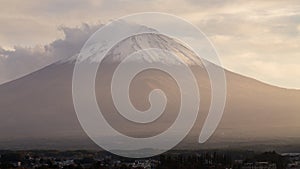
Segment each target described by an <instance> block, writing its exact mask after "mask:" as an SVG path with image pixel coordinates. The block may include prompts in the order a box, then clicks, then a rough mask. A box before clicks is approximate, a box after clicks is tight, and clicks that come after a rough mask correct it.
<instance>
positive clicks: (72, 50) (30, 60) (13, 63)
mask: <svg viewBox="0 0 300 169" xmlns="http://www.w3.org/2000/svg"><path fill="white" fill-rule="evenodd" d="M100 26H101V25H87V24H83V25H82V26H81V27H75V28H68V27H60V28H59V30H61V31H62V32H63V33H64V38H62V39H57V40H55V41H53V42H52V43H50V44H48V45H44V46H41V45H37V46H34V47H21V46H15V47H14V48H13V50H6V49H3V48H0V83H4V82H7V81H11V80H13V79H16V78H18V77H21V76H24V75H25V74H28V73H31V72H33V71H35V70H38V69H40V68H42V67H44V66H47V65H49V64H51V63H53V62H56V61H58V60H61V59H64V58H68V57H71V56H73V55H75V54H77V53H79V51H80V49H81V47H82V46H83V45H84V43H85V41H86V40H87V39H88V38H89V37H90V36H91V35H92V34H93V33H94V32H95V31H96V30H97V29H98V28H99V27H100Z"/></svg>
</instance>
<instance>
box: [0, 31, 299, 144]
mask: <svg viewBox="0 0 300 169" xmlns="http://www.w3.org/2000/svg"><path fill="white" fill-rule="evenodd" d="M139 38H142V39H140V40H139ZM143 38H144V40H143ZM157 38H165V37H157V36H149V37H136V38H129V39H127V40H125V41H123V42H122V43H121V44H120V45H118V46H117V47H116V48H114V49H112V50H111V51H110V52H109V53H108V55H107V59H105V60H104V62H103V63H101V65H102V66H101V67H100V69H99V72H98V76H97V78H96V92H97V99H98V104H99V106H100V108H101V110H103V111H104V116H105V117H106V118H107V120H108V121H111V124H112V126H113V127H114V128H115V129H117V130H119V131H120V132H123V133H126V134H127V135H131V136H136V137H148V136H152V135H156V134H158V133H160V132H162V131H164V130H165V129H167V128H168V127H169V126H170V124H172V122H173V121H174V120H175V118H176V115H177V110H178V108H179V106H178V105H179V104H180V97H179V96H180V95H179V90H178V87H177V85H176V83H175V81H174V79H172V78H171V77H170V76H169V75H167V74H164V73H162V72H159V71H155V70H149V71H146V72H143V73H141V74H139V75H138V76H137V77H136V78H135V79H134V81H133V82H132V85H131V90H130V95H131V96H132V97H131V101H132V102H133V104H134V105H135V106H136V107H137V108H138V109H140V110H146V109H147V108H149V106H150V105H149V103H148V101H147V99H148V94H149V91H151V90H152V89H155V88H161V89H162V90H163V91H164V92H165V93H166V96H167V98H168V105H167V107H166V110H165V113H164V115H163V116H162V117H161V118H160V119H159V120H158V121H156V122H155V123H151V124H149V125H138V124H134V123H131V124H130V123H129V124H128V123H126V122H127V121H125V120H124V119H123V118H122V117H120V116H119V115H118V113H117V111H116V109H115V107H114V106H113V103H112V100H111V96H110V93H109V91H110V83H109V82H110V81H111V75H112V73H113V71H114V69H115V67H116V66H117V65H118V64H119V62H120V60H121V59H120V58H123V55H126V54H128V53H126V52H125V53H122V54H121V55H117V53H120V52H118V50H121V49H122V44H123V45H125V46H128V43H129V42H130V43H132V44H130V45H129V46H132V47H133V48H132V49H131V50H132V51H136V50H139V49H138V48H134V46H138V45H139V46H142V48H144V47H149V44H151V45H152V47H158V46H160V47H162V46H163V47H164V48H166V49H168V50H171V51H174V52H176V53H177V54H179V55H181V56H182V57H184V59H185V61H186V62H187V63H189V65H190V67H191V69H192V71H193V73H194V74H195V76H196V79H197V81H198V85H199V91H200V93H201V105H200V111H199V116H198V119H197V121H196V124H195V126H194V128H193V129H192V131H191V132H190V134H189V136H188V137H187V138H186V140H185V141H184V142H183V146H184V143H190V142H192V143H195V144H196V143H197V136H198V135H199V133H200V130H201V127H202V125H203V121H204V120H205V118H206V115H207V111H208V108H209V105H210V82H209V79H208V75H207V72H206V70H205V69H204V68H203V66H202V64H201V63H199V64H200V66H199V65H198V66H197V65H196V64H194V62H200V61H199V60H196V59H195V57H194V56H193V53H192V52H190V51H188V49H186V48H184V47H183V46H181V47H180V46H179V47H178V46H176V48H172V47H171V46H174V43H175V44H176V42H174V41H171V40H170V39H164V40H163V41H161V40H156V39H157ZM137 39H138V40H139V41H136V40H137ZM158 41H159V42H160V43H157V42H158ZM165 41H166V42H168V41H169V42H170V41H171V42H172V43H164V42H165ZM150 42H151V43H150ZM154 42H156V43H154ZM162 42H163V43H162ZM143 45H144V46H143ZM126 49H127V48H126ZM121 51H123V50H121ZM132 51H130V50H129V51H128V52H132ZM154 60H155V58H154ZM195 60H196V61H195ZM146 61H148V62H149V61H153V58H152V60H151V59H150V60H146ZM138 62H139V61H136V63H138ZM91 64H95V63H91ZM174 66H176V65H174ZM210 66H215V65H213V64H211V65H210ZM73 68H74V60H67V61H60V62H57V63H55V64H52V65H50V66H47V67H45V68H43V69H41V70H39V71H36V72H34V73H32V74H29V75H27V76H25V77H22V78H20V79H17V80H15V81H11V82H9V83H6V84H3V85H1V86H0V119H1V120H0V133H1V134H0V142H2V143H5V144H1V146H2V147H0V148H6V147H7V145H8V144H7V142H8V141H11V140H12V141H14V142H15V143H14V144H9V145H10V146H11V147H16V146H17V145H18V144H21V142H22V140H32V142H34V141H35V140H36V141H37V140H39V139H48V140H59V141H56V142H55V144H54V145H49V146H48V147H47V148H51V147H56V145H58V144H62V146H64V145H65V144H66V143H65V141H66V140H70V142H72V140H73V142H74V143H75V141H76V140H78V139H79V140H80V139H83V140H85V142H86V143H83V142H76V144H77V146H78V145H79V146H80V145H93V143H92V142H91V141H90V140H89V139H88V137H87V136H86V134H85V133H84V131H83V130H82V129H81V127H80V124H79V122H78V120H77V117H76V113H75V111H74V107H73V102H72V72H73ZM226 78H227V86H228V88H227V93H228V95H227V101H226V107H225V112H224V115H223V118H222V121H221V123H220V125H219V127H218V129H217V131H216V132H215V134H214V135H213V137H212V138H211V139H210V140H209V141H208V143H221V142H222V143H223V142H227V143H234V142H236V143H238V142H241V141H248V142H253V143H254V142H257V141H260V140H265V142H266V143H268V142H269V141H272V142H273V141H274V140H277V141H278V143H280V144H282V142H284V144H291V142H289V141H287V140H290V139H293V140H295V139H296V140H298V139H299V136H300V123H299V120H300V104H299V100H300V91H298V90H288V89H283V88H278V87H274V86H271V85H267V84H264V83H261V82H259V81H256V80H254V79H251V78H247V77H244V76H241V75H238V74H235V73H232V72H229V71H226ZM70 142H69V143H70ZM40 144H42V143H40ZM26 146H28V147H30V148H35V146H36V145H29V144H27V145H26V143H24V147H26Z"/></svg>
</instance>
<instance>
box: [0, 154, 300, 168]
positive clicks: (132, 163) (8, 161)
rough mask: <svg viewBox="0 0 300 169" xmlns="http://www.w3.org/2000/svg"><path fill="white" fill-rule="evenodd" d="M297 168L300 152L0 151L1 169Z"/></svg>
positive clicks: (299, 161)
mask: <svg viewBox="0 0 300 169" xmlns="http://www.w3.org/2000/svg"><path fill="white" fill-rule="evenodd" d="M10 168H16V169H199V168H204V169H205V168H207V169H300V154H298V153H284V154H279V153H276V152H274V151H272V152H253V151H212V150H207V151H204V150H201V151H200V150H199V151H188V150H186V151H183V150H172V151H169V152H167V153H164V154H162V155H159V156H156V157H152V158H146V159H129V158H124V157H119V156H116V155H113V154H110V153H108V152H105V151H83V150H77V151H55V150H31V151H7V150H3V151H0V169H10Z"/></svg>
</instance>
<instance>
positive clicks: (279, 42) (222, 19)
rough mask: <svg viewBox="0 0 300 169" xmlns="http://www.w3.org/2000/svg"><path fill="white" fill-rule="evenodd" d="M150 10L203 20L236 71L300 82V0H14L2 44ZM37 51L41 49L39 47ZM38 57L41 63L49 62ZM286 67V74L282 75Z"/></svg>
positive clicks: (5, 11) (0, 10)
mask: <svg viewBox="0 0 300 169" xmlns="http://www.w3.org/2000/svg"><path fill="white" fill-rule="evenodd" d="M16 4H18V5H16ZM145 11H156V12H166V13H172V14H175V15H178V16H180V17H183V18H185V19H187V20H188V21H190V22H192V23H193V24H195V25H197V26H198V27H199V28H200V29H202V30H203V31H204V32H205V33H206V34H207V35H208V36H209V38H211V40H212V41H213V43H214V44H215V46H216V48H217V49H218V51H219V53H220V55H221V59H222V61H223V62H224V66H225V67H226V68H228V69H230V70H232V71H235V72H239V73H241V74H244V75H247V76H251V77H254V78H256V79H259V80H262V81H265V82H268V83H271V84H275V85H280V86H285V87H293V88H300V81H299V80H297V79H299V78H297V79H295V76H296V75H298V74H295V72H300V71H298V69H297V67H296V66H295V65H300V58H299V52H300V36H299V34H300V19H299V18H300V12H299V11H300V3H299V1H297V0H287V1H280V0H275V1H259V0H254V1H240V0H233V1H227V0H222V1H221V0H213V1H197V0H153V1H144V0H130V1H127V0H126V1H124V0H121V1H119V0H100V1H99V0H75V1H71V0H70V1H67V0H66V1H63V2H61V1H58V0H54V1H53V0H46V1H43V3H40V1H37V0H28V1H26V2H25V1H24V2H23V1H18V0H11V1H5V2H2V3H1V6H0V23H1V28H0V39H1V42H0V46H2V47H5V48H13V46H15V45H21V46H34V44H40V45H41V44H47V43H48V42H51V41H54V40H55V39H59V37H62V36H63V34H61V33H60V32H59V31H57V30H56V28H57V27H59V26H60V25H66V26H67V27H74V26H75V25H80V24H81V23H83V22H85V23H91V24H93V23H97V22H98V21H100V20H101V21H102V22H104V23H105V22H106V21H108V20H110V19H114V18H117V17H121V16H123V15H128V14H131V13H135V12H145ZM64 31H65V33H66V34H68V35H69V37H73V38H74V39H72V41H69V43H70V44H72V42H75V41H76V42H77V41H78V40H79V39H82V37H80V36H83V35H77V33H75V32H76V30H74V31H70V32H69V33H68V32H67V31H68V30H67V28H65V30H64ZM71 32H73V33H74V34H72V33H71ZM79 41H80V40H79ZM80 43H82V42H80ZM78 44H79V42H78ZM64 45H66V44H64V43H63V42H62V41H59V40H58V41H55V43H53V44H52V46H51V45H46V46H47V47H46V48H47V49H43V50H46V51H50V48H53V47H54V48H55V50H54V51H55V52H54V53H56V54H55V55H70V54H71V53H72V52H71V51H67V50H64V49H66V46H64ZM73 45H74V46H76V44H73ZM41 48H43V46H42V47H41ZM32 53H33V54H34V55H36V54H37V51H35V52H32ZM49 55H50V54H49ZM52 55H53V53H52ZM27 57H28V56H27ZM2 58H3V57H2ZM13 58H14V59H16V58H18V57H16V56H14V57H13ZM20 60H21V59H20ZM37 60H38V61H37V63H43V64H44V63H45V62H46V61H45V62H44V61H41V60H40V59H37ZM45 60H47V59H45ZM48 61H49V60H48ZM48 61H47V62H48ZM24 63H27V62H24ZM37 65H39V64H37ZM264 65H265V66H264ZM0 66H1V67H4V66H2V65H0ZM2 69H3V68H2ZM2 69H0V70H1V72H2ZM7 70H8V69H7ZM10 71H13V72H16V71H14V70H10ZM1 72H0V76H1V74H2V75H3V73H1ZM19 72H21V70H19ZM280 72H281V73H283V72H284V76H279V75H280ZM23 73H24V72H23ZM13 74H15V75H16V74H17V73H13ZM9 77H10V76H9ZM2 79H3V78H2Z"/></svg>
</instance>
